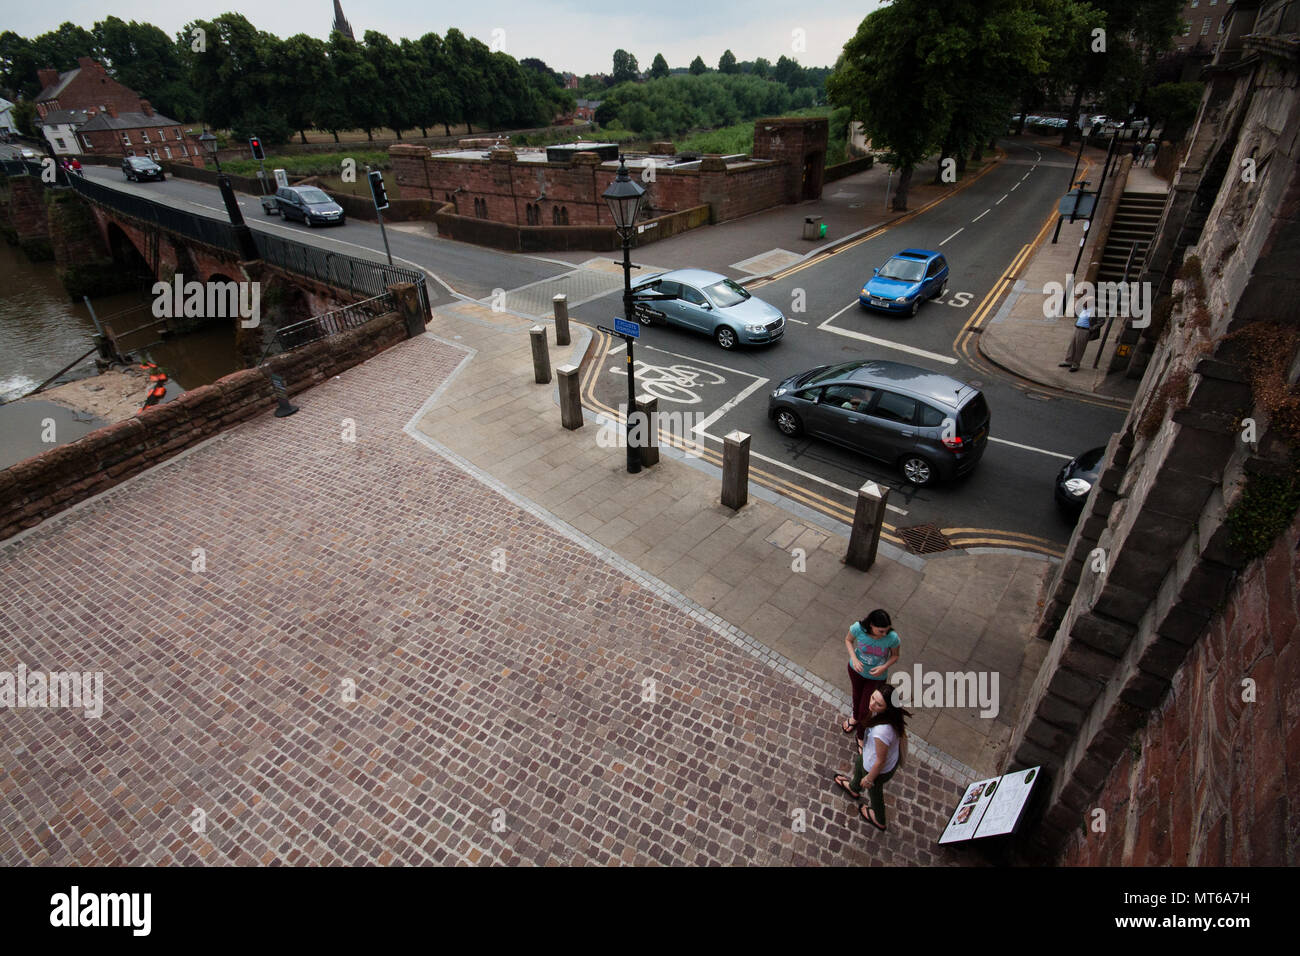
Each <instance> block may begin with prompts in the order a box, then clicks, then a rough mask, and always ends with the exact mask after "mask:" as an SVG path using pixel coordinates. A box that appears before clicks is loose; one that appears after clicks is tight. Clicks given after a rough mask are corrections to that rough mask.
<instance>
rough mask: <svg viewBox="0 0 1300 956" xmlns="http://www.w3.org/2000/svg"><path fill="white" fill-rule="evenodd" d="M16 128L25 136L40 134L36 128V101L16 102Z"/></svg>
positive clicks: (14, 113)
mask: <svg viewBox="0 0 1300 956" xmlns="http://www.w3.org/2000/svg"><path fill="white" fill-rule="evenodd" d="M13 116H14V128H15V129H17V130H18V132H20V133H22V134H23V135H24V136H39V135H40V133H39V132H38V131H37V129H36V101H35V100H29V99H28V100H19V101H18V102H17V103H15V104H14V112H13Z"/></svg>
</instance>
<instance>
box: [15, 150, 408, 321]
mask: <svg viewBox="0 0 1300 956" xmlns="http://www.w3.org/2000/svg"><path fill="white" fill-rule="evenodd" d="M26 167H27V171H28V172H32V173H33V174H34V175H40V170H41V166H40V164H39V163H27V164H26ZM67 180H68V183H69V185H71V186H72V188H73V189H75V190H76V191H77V192H78V193H80V194H81V195H82V196H83V197H84V198H86V199H88V200H90V201H91V202H95V203H98V204H99V205H101V206H106V207H108V208H110V209H114V210H117V211H118V212H120V213H122V214H123V215H127V216H131V217H132V218H135V219H140V220H143V221H144V222H148V223H152V224H154V225H156V226H158V227H159V228H160V229H166V230H167V231H168V232H174V233H177V234H179V235H182V236H185V237H186V238H189V239H194V240H196V241H198V242H205V243H207V244H209V245H212V246H216V247H218V248H220V249H225V250H227V251H229V252H233V253H235V254H237V255H238V254H239V252H240V248H239V241H238V237H237V236H236V234H235V227H234V226H232V225H231V224H230V223H228V222H223V221H222V220H220V219H210V218H208V217H207V216H201V215H198V214H197V213H192V212H189V211H186V210H181V209H174V208H172V207H170V206H165V205H163V204H162V203H159V202H155V201H153V200H151V199H145V198H143V197H141V196H134V195H131V194H129V193H124V192H121V191H119V190H116V189H112V188H110V187H108V186H105V185H103V184H101V183H97V182H93V181H91V180H88V179H86V178H85V177H84V176H69V177H67ZM252 236H253V242H254V244H255V245H256V246H257V252H258V255H259V256H260V257H261V258H262V260H263V261H264V262H266V263H268V264H270V265H273V266H277V267H279V268H281V269H284V270H285V271H286V272H294V273H297V274H298V275H301V276H306V277H307V278H310V279H315V280H317V281H319V282H324V283H325V284H327V285H332V286H334V287H336V288H342V289H347V290H348V291H350V292H356V293H360V294H362V295H365V296H367V298H374V297H376V296H379V295H382V294H384V293H386V292H387V291H388V287H389V286H390V285H392V284H393V283H395V282H410V283H413V284H414V285H415V287H416V291H417V292H418V294H419V296H420V308H421V310H422V311H423V312H424V314H425V315H426V316H427V315H429V314H430V303H429V289H428V285H427V283H426V282H425V277H424V274H423V273H422V272H419V271H417V270H415V269H404V268H402V267H400V266H390V265H388V264H387V263H385V262H375V261H372V260H369V259H358V258H356V257H355V256H349V255H345V254H344V253H341V252H329V251H327V250H325V249H320V248H317V247H316V246H309V245H307V244H305V243H301V242H296V241H294V240H292V239H284V238H281V237H280V236H272V235H269V234H267V233H264V232H258V231H256V230H254V231H253V232H252Z"/></svg>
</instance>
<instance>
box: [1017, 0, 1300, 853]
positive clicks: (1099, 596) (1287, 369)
mask: <svg viewBox="0 0 1300 956" xmlns="http://www.w3.org/2000/svg"><path fill="white" fill-rule="evenodd" d="M1234 7H1235V9H1234V10H1233V14H1232V22H1231V23H1230V25H1229V28H1228V30H1227V32H1226V38H1225V40H1224V42H1223V43H1222V44H1220V46H1219V50H1218V52H1217V54H1216V55H1215V57H1214V61H1213V63H1212V64H1211V68H1210V69H1209V70H1208V71H1207V74H1206V76H1207V84H1206V90H1205V94H1204V97H1203V99H1202V101H1201V107H1200V115H1199V116H1198V118H1197V122H1196V125H1195V127H1194V131H1193V133H1192V134H1191V138H1190V141H1189V142H1188V144H1187V155H1186V158H1185V160H1184V161H1183V163H1182V165H1181V166H1180V167H1179V169H1178V171H1177V173H1176V175H1175V178H1174V181H1173V184H1172V188H1171V190H1170V193H1169V197H1168V200H1167V202H1166V205H1165V210H1164V214H1163V217H1162V220H1161V225H1160V228H1159V231H1158V232H1157V234H1156V237H1155V239H1154V240H1153V243H1152V247H1151V254H1150V256H1149V258H1148V261H1147V263H1146V264H1145V266H1144V271H1143V276H1142V279H1143V280H1144V281H1147V282H1150V283H1151V286H1152V288H1153V289H1154V290H1155V291H1156V299H1155V308H1154V314H1153V315H1152V317H1151V321H1150V326H1149V327H1148V328H1146V329H1145V330H1143V331H1142V340H1141V342H1140V343H1139V347H1138V348H1135V350H1134V358H1135V361H1136V362H1137V367H1139V368H1141V369H1144V370H1145V374H1144V375H1143V379H1142V384H1141V386H1140V388H1139V390H1138V394H1137V397H1136V399H1135V401H1134V404H1133V407H1132V409H1131V410H1130V412H1129V415H1128V417H1127V419H1126V420H1125V422H1124V425H1123V426H1122V428H1121V430H1120V432H1119V433H1118V434H1117V435H1116V436H1115V437H1114V438H1112V439H1111V442H1110V444H1109V446H1108V448H1107V453H1106V457H1105V459H1104V468H1103V470H1102V472H1101V475H1100V477H1099V479H1098V481H1097V483H1096V487H1094V488H1093V489H1092V492H1091V494H1090V497H1089V499H1088V503H1087V505H1086V506H1085V508H1084V511H1083V514H1082V516H1081V517H1080V521H1079V523H1078V525H1077V526H1076V528H1075V531H1074V535H1073V537H1072V538H1071V541H1070V544H1069V547H1068V549H1067V552H1066V557H1065V560H1064V562H1063V563H1062V565H1061V567H1060V569H1059V570H1058V572H1057V577H1056V580H1055V581H1054V582H1053V584H1052V586H1051V589H1050V591H1049V600H1048V601H1047V602H1046V605H1045V607H1044V609H1043V612H1042V619H1041V622H1040V629H1039V636H1040V637H1042V638H1044V639H1046V640H1049V641H1051V647H1050V649H1049V650H1048V652H1047V656H1046V658H1045V660H1044V662H1043V666H1042V668H1041V670H1040V671H1039V674H1038V675H1037V678H1036V680H1035V682H1034V685H1033V686H1032V687H1031V688H1030V690H1029V693H1028V695H1027V701H1026V706H1025V708H1024V710H1023V712H1022V716H1021V720H1020V723H1019V726H1018V727H1017V729H1016V732H1015V735H1014V737H1013V739H1012V742H1011V752H1012V753H1013V755H1014V757H1013V759H1012V761H1011V768H1012V769H1022V768H1025V767H1029V766H1034V765H1041V766H1043V767H1044V768H1045V769H1046V771H1047V775H1048V778H1049V786H1048V787H1047V791H1046V793H1045V799H1044V801H1043V807H1042V810H1043V813H1042V817H1041V819H1040V820H1039V823H1038V825H1037V827H1036V828H1035V829H1034V831H1033V832H1032V834H1029V835H1028V839H1027V840H1026V841H1025V842H1024V844H1023V845H1022V848H1023V849H1025V850H1027V851H1030V852H1031V853H1033V854H1034V855H1036V856H1037V857H1039V859H1047V860H1054V861H1057V862H1062V863H1066V864H1072V865H1096V864H1100V865H1126V866H1127V865H1135V866H1156V865H1170V864H1173V865H1180V866H1215V865H1219V866H1221V865H1225V864H1228V865H1233V866H1278V865H1290V866H1294V865H1296V863H1297V862H1300V769H1298V768H1300V731H1298V730H1297V719H1296V717H1297V714H1296V700H1297V696H1296V695H1297V691H1296V688H1297V687H1300V640H1298V639H1300V582H1298V581H1297V575H1298V574H1300V561H1298V560H1297V553H1296V548H1297V544H1298V543H1300V516H1298V515H1297V511H1296V505H1295V497H1294V495H1295V488H1296V487H1297V486H1298V485H1300V382H1298V381H1297V380H1298V379H1300V277H1297V274H1296V271H1295V251H1296V249H1297V248H1300V215H1297V210H1298V209H1300V41H1297V39H1296V37H1297V34H1300V7H1297V6H1296V5H1295V4H1294V3H1291V2H1289V0H1239V2H1238V3H1236V4H1235V5H1234ZM1123 162H1124V163H1127V162H1128V160H1127V159H1126V160H1124V161H1123ZM1123 168H1124V167H1122V169H1123ZM1133 331H1134V330H1132V329H1131V328H1130V329H1127V330H1126V334H1127V333H1131V332H1133Z"/></svg>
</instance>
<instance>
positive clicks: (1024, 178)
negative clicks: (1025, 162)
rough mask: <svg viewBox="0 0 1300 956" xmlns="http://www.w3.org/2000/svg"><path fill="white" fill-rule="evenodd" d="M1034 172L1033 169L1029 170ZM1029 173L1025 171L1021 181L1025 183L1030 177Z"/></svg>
mask: <svg viewBox="0 0 1300 956" xmlns="http://www.w3.org/2000/svg"><path fill="white" fill-rule="evenodd" d="M1032 172H1033V170H1032V169H1031V170H1030V171H1029V173H1032ZM1029 173H1025V174H1024V175H1023V176H1021V177H1020V181H1021V182H1022V183H1023V182H1024V181H1025V180H1026V179H1028V178H1029Z"/></svg>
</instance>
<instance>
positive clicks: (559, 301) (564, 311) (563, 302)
mask: <svg viewBox="0 0 1300 956" xmlns="http://www.w3.org/2000/svg"><path fill="white" fill-rule="evenodd" d="M551 304H552V305H553V306H554V307H555V344H556V345H568V344H569V297H568V296H567V295H565V294H564V293H563V292H561V293H559V294H557V295H556V296H555V297H554V298H553V299H551Z"/></svg>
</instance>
